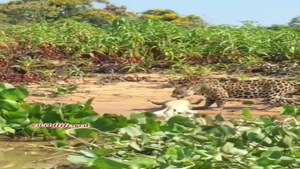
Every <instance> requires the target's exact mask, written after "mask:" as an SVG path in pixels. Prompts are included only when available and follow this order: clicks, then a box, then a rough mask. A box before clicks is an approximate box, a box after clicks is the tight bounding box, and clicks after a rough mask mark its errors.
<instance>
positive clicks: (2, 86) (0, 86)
mask: <svg viewBox="0 0 300 169" xmlns="http://www.w3.org/2000/svg"><path fill="white" fill-rule="evenodd" d="M11 88H15V87H14V86H13V85H11V84H9V83H0V92H1V91H2V90H5V89H11Z"/></svg>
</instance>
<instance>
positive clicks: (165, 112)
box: [148, 99, 203, 120]
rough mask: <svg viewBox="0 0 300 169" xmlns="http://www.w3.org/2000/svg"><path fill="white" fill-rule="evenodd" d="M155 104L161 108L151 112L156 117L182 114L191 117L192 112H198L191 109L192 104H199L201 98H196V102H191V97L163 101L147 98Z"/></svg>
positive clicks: (167, 117)
mask: <svg viewBox="0 0 300 169" xmlns="http://www.w3.org/2000/svg"><path fill="white" fill-rule="evenodd" d="M148 101H150V102H151V103H153V104H155V105H161V106H162V110H158V111H155V112H153V114H155V115H156V116H157V117H163V118H165V119H166V120H168V119H169V118H171V117H173V116H177V115H183V116H186V117H193V116H194V114H196V113H198V112H197V111H195V110H192V109H193V105H197V104H200V103H201V102H202V101H203V99H198V100H197V101H196V102H192V100H191V99H179V100H168V101H163V102H156V101H152V100H148Z"/></svg>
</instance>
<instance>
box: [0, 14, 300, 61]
mask: <svg viewBox="0 0 300 169" xmlns="http://www.w3.org/2000/svg"><path fill="white" fill-rule="evenodd" d="M0 29H1V28H0ZM16 37H17V38H16ZM0 42H2V43H4V44H7V45H9V44H21V43H22V44H24V43H27V44H30V45H32V46H33V47H38V46H39V45H41V44H45V43H47V44H51V45H52V46H54V47H59V48H64V49H66V50H67V51H68V52H71V53H72V54H74V55H77V54H80V53H90V52H92V51H97V52H99V53H102V54H105V55H108V56H111V57H113V56H118V57H120V56H121V57H143V58H145V59H146V60H147V59H148V60H152V61H156V60H172V61H174V60H178V59H182V58H188V57H196V58H203V57H206V58H211V59H217V60H226V61H229V62H236V61H237V60H236V59H237V58H239V59H243V58H247V57H259V58H262V59H268V60H273V61H275V60H284V59H297V60H299V59H300V33H299V32H297V31H294V30H290V29H281V30H277V31H274V30H269V29H266V28H263V27H257V26H253V25H245V26H243V27H240V28H238V27H230V26H217V27H207V28H192V29H191V28H183V27H178V26H175V25H172V24H169V23H166V22H161V21H158V20H142V21H141V20H131V19H124V18H123V19H118V20H116V21H115V22H114V23H113V24H112V25H111V26H106V27H103V28H99V27H93V26H92V25H90V24H87V23H79V22H75V21H72V20H62V21H58V22H55V23H39V24H35V25H32V26H29V27H22V26H15V27H11V29H5V30H3V33H2V36H1V37H0Z"/></svg>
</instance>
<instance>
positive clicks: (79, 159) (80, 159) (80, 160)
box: [67, 155, 95, 165]
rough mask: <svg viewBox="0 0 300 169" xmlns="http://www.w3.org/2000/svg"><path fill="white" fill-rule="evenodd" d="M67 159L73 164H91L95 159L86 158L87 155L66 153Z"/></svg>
mask: <svg viewBox="0 0 300 169" xmlns="http://www.w3.org/2000/svg"><path fill="white" fill-rule="evenodd" d="M67 160H68V161H70V162H72V163H74V164H86V165H91V164H93V162H94V160H95V159H92V158H87V157H85V156H81V155H68V157H67Z"/></svg>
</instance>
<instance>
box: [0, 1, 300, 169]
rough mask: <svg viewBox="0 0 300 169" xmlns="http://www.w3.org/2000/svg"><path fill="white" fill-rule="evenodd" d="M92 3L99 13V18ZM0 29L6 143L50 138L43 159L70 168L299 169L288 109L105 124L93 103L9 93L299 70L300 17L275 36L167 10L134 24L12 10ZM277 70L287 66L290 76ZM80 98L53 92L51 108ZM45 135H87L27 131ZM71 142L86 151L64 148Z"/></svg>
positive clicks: (40, 8) (60, 8) (39, 4)
mask: <svg viewBox="0 0 300 169" xmlns="http://www.w3.org/2000/svg"><path fill="white" fill-rule="evenodd" d="M93 3H102V4H103V5H104V6H105V7H104V8H103V9H98V8H94V7H93V6H92V4H93ZM0 21H1V23H0V72H1V76H0V82H7V83H1V84H0V113H1V115H0V124H1V126H0V134H1V136H2V137H10V138H11V139H12V138H15V137H22V138H27V140H30V139H33V140H34V139H37V138H41V137H42V138H43V139H44V140H47V139H49V138H54V139H56V140H55V141H53V142H51V143H52V147H48V148H52V149H57V150H61V151H66V152H72V153H71V154H70V155H69V157H68V160H69V161H71V162H73V163H75V164H80V165H83V168H89V169H97V168H99V169H115V168H125V169H127V168H128V169H148V168H149V169H150V168H167V169H171V168H185V169H188V168H190V169H198V168H208V169H209V168H213V169H226V168H228V169H229V168H236V169H248V168H251V169H271V168H272V169H275V168H280V169H281V168H300V161H299V158H300V149H299V147H300V142H299V141H300V138H299V134H300V127H299V114H300V109H299V108H296V107H290V106H286V107H285V108H284V111H283V112H282V113H281V114H283V115H288V117H287V118H286V119H283V120H279V119H277V118H276V117H261V118H255V117H252V116H253V115H252V114H251V112H250V111H249V110H248V109H244V110H243V111H242V113H241V115H242V116H243V117H244V118H243V119H234V120H226V119H224V117H223V116H221V115H218V116H216V117H215V119H211V118H209V117H204V116H203V117H197V118H195V119H193V120H191V119H187V118H184V117H173V118H171V119H169V120H168V121H166V122H161V121H158V120H156V119H155V117H154V116H153V115H152V114H149V113H137V114H131V116H130V117H124V116H119V115H109V114H105V115H103V116H100V115H98V114H97V113H96V112H95V111H94V110H93V107H92V106H91V104H92V101H93V99H92V98H91V99H89V100H87V101H86V102H85V103H82V104H60V103H56V104H52V105H47V104H42V103H27V102H25V101H24V99H26V98H27V97H28V96H29V92H28V91H27V89H26V88H23V87H20V86H19V87H14V86H12V85H11V84H16V83H23V82H41V81H49V82H53V81H55V80H57V78H61V79H62V77H63V80H65V79H67V78H68V77H71V76H77V77H80V78H83V77H84V76H85V74H86V73H91V72H92V73H112V72H121V73H127V72H139V71H144V72H151V71H157V70H168V71H180V72H182V73H186V74H188V75H191V74H197V75H199V74H203V73H209V72H211V71H215V70H221V69H224V70H228V69H229V68H231V67H239V68H243V67H254V66H257V65H259V64H261V63H265V62H268V63H276V64H277V65H279V67H280V66H283V67H287V68H292V67H296V68H297V67H298V68H299V65H297V63H298V64H299V63H300V32H299V17H295V18H293V19H292V20H291V22H290V23H289V24H288V25H274V26H271V27H262V26H257V25H254V24H252V23H249V22H245V23H244V25H243V26H242V27H234V26H226V25H221V26H214V25H209V23H208V22H206V21H204V20H203V19H202V18H201V17H199V16H196V15H192V14H191V15H188V16H181V15H180V14H178V13H176V12H175V11H172V10H168V9H149V10H147V11H144V12H142V13H140V14H136V13H134V12H130V11H127V9H126V7H125V6H116V5H114V4H111V3H109V2H108V1H105V0H97V1H93V0H69V1H64V0H19V1H11V2H9V3H2V4H0ZM284 61H290V62H288V65H287V66H285V65H284V64H283V62H284ZM291 63H292V64H291ZM295 63H296V65H295ZM263 68H264V69H267V67H264V66H263ZM280 68H282V67H280ZM271 69H272V71H273V67H271ZM283 70H285V71H286V69H283ZM298 72H299V71H298ZM239 76H240V78H246V77H248V76H249V74H248V73H240V74H239ZM112 77H113V76H112ZM194 77H195V76H190V77H189V79H190V80H195V79H193V78H194ZM8 83H10V84H8ZM76 90H77V86H74V85H71V86H63V85H56V86H54V87H53V90H52V91H51V93H50V94H49V95H48V97H57V96H59V95H62V94H66V93H72V92H74V91H76ZM32 95H33V94H32ZM116 113H119V112H116ZM44 123H68V124H89V128H86V129H75V128H68V129H62V128H33V127H31V125H32V124H44ZM70 140H77V141H79V142H80V143H81V144H83V145H84V146H82V147H79V148H78V147H76V146H70V145H69V141H70ZM53 147H54V148H53ZM44 148H47V146H44Z"/></svg>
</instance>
